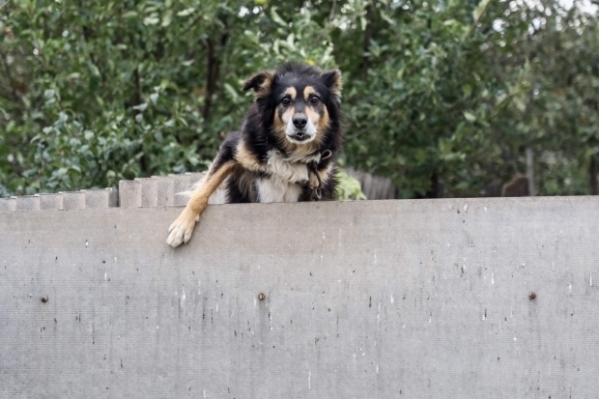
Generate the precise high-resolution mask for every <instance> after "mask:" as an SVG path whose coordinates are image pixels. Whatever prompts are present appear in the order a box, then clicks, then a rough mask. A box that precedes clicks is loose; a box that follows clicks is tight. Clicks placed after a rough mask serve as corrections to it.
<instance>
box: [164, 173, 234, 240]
mask: <svg viewBox="0 0 599 399" xmlns="http://www.w3.org/2000/svg"><path fill="white" fill-rule="evenodd" d="M213 165H214V164H213ZM236 165H237V162H235V161H229V162H226V163H224V164H223V165H221V166H220V167H218V168H216V169H214V166H212V167H211V168H210V170H209V171H208V175H207V176H206V178H205V179H204V180H203V181H202V182H201V183H200V185H199V186H198V187H197V188H196V189H195V190H194V191H193V193H192V194H191V199H190V200H189V202H188V203H187V206H186V207H185V209H184V210H183V212H181V214H180V215H179V217H178V218H177V220H175V221H174V222H173V224H171V226H170V227H169V229H168V232H169V236H168V238H167V239H166V242H167V244H168V245H170V246H172V247H173V248H174V247H178V246H179V245H181V244H184V243H187V242H188V241H189V240H190V239H191V235H192V233H193V228H194V226H195V224H196V222H197V221H198V220H199V219H200V214H201V213H202V212H203V211H204V209H206V205H208V200H209V199H210V196H211V195H212V193H214V191H216V189H217V188H218V187H219V186H220V185H221V184H222V183H223V181H225V179H226V178H227V177H228V176H229V175H230V174H231V172H232V171H233V169H234V168H235V166H236Z"/></svg>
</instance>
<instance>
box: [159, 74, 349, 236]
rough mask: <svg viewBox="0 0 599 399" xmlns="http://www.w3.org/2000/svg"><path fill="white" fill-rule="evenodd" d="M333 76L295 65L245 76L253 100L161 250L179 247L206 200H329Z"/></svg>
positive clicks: (337, 142)
mask: <svg viewBox="0 0 599 399" xmlns="http://www.w3.org/2000/svg"><path fill="white" fill-rule="evenodd" d="M341 87H342V81H341V72H340V71H339V70H338V69H333V70H330V71H324V72H322V71H320V70H319V69H317V68H315V67H312V66H309V65H306V64H301V63H289V64H285V65H282V66H281V67H279V68H278V69H277V70H274V71H263V72H260V73H257V74H256V75H254V76H252V77H250V78H249V79H248V80H247V81H245V83H244V85H243V91H249V90H252V91H253V93H254V101H253V103H252V106H251V107H250V109H249V111H248V112H247V114H246V116H245V118H244V120H243V123H242V124H241V128H240V130H239V132H235V133H231V134H230V135H228V136H227V138H226V139H225V140H224V142H223V143H222V144H221V146H220V149H219V151H218V154H217V155H216V157H215V159H214V161H213V162H212V164H211V165H210V167H209V169H208V172H207V173H206V175H205V177H204V178H203V179H202V180H201V181H200V182H199V184H198V185H197V187H196V188H195V189H193V191H192V193H191V198H190V200H189V202H188V203H187V206H186V207H185V209H184V210H183V212H182V213H181V214H180V216H179V217H178V218H177V219H176V220H175V221H174V222H173V224H172V225H171V226H170V227H169V229H168V233H169V235H168V238H167V241H166V242H167V244H168V245H170V246H172V247H173V248H175V247H177V246H179V245H181V244H184V243H187V242H188V241H189V240H190V238H191V235H192V233H193V229H194V226H195V224H196V222H198V221H199V218H200V215H201V213H202V212H203V211H204V209H205V208H206V206H207V204H208V201H209V199H210V196H211V195H213V194H214V193H215V191H216V190H217V189H219V187H221V188H223V189H224V191H225V201H224V202H225V203H255V202H261V203H266V202H298V201H317V200H334V199H335V187H336V184H337V182H336V179H335V173H336V167H335V162H334V160H335V155H336V154H337V152H338V151H339V150H340V148H341V144H342V139H343V134H342V126H341V125H342V116H341V110H340V100H341Z"/></svg>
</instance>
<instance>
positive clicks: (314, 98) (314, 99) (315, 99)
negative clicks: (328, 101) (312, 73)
mask: <svg viewBox="0 0 599 399" xmlns="http://www.w3.org/2000/svg"><path fill="white" fill-rule="evenodd" d="M318 101H320V99H319V98H318V97H316V96H312V97H310V104H318Z"/></svg>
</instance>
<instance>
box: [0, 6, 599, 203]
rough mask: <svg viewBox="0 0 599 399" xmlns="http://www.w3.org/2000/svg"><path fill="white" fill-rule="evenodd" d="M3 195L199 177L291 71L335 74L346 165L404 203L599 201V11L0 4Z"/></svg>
mask: <svg viewBox="0 0 599 399" xmlns="http://www.w3.org/2000/svg"><path fill="white" fill-rule="evenodd" d="M0 7H2V8H1V9H0V196H6V195H15V194H16V195H19V194H32V193H37V192H52V191H58V190H76V189H82V188H93V187H107V186H116V185H117V183H118V180H120V179H132V178H134V177H139V176H150V175H158V174H167V173H181V172H185V171H192V170H193V171H195V170H201V169H203V168H204V167H205V166H206V165H207V163H208V162H209V161H210V160H211V158H212V157H213V156H214V154H215V151H216V149H217V147H218V144H219V143H220V141H221V139H222V137H223V136H224V134H225V132H227V131H231V130H235V129H236V128H237V127H238V125H239V123H240V120H241V118H242V117H243V113H244V112H245V109H246V108H247V106H248V104H249V103H250V101H251V98H250V96H249V95H246V94H244V93H242V92H241V90H240V85H241V82H242V81H243V80H244V78H246V77H248V76H249V75H251V74H253V73H255V72H256V71H257V70H260V69H262V68H272V67H275V66H276V65H277V64H279V63H280V62H283V61H287V60H304V61H306V62H309V63H314V64H317V65H318V66H320V67H322V68H332V67H339V68H340V69H341V70H342V72H343V76H344V94H343V95H344V97H343V109H344V113H345V116H346V137H347V139H346V143H345V149H344V153H343V154H342V159H341V162H342V164H344V165H350V166H353V167H356V168H358V169H361V170H364V171H368V172H372V173H376V174H379V175H383V176H388V177H390V178H392V179H393V181H394V182H395V184H397V186H398V187H399V188H400V193H401V196H402V197H404V198H413V197H438V196H481V195H491V193H492V191H493V187H497V186H498V185H499V186H500V185H501V184H502V183H505V182H506V181H508V180H509V179H511V178H512V177H513V176H514V175H515V174H516V173H518V172H524V171H525V169H526V167H525V151H526V149H530V150H532V151H533V153H534V155H535V157H534V162H535V163H534V169H535V174H536V176H537V180H536V185H537V191H538V193H539V194H543V195H562V194H589V193H593V194H596V193H597V178H596V176H597V166H596V163H595V157H596V154H597V152H598V151H599V140H598V139H599V124H598V122H599V121H598V118H599V112H598V111H599V109H598V104H599V90H598V89H599V32H598V31H597V30H598V29H597V28H598V23H597V22H598V14H597V7H596V6H594V5H593V4H591V3H586V2H582V1H578V2H577V1H566V0H560V1H548V0H535V1H533V0H501V1H500V0H495V1H493V0H491V1H489V0H483V1H477V0H465V1H457V0H426V1H421V0H306V1H304V0H293V1H280V0H255V1H237V0H231V1H217V0H181V1H172V0H165V1H154V0H98V1H94V2H87V1H86V2H84V1H83V0H73V1H69V0H8V1H7V0H4V1H3V0H0Z"/></svg>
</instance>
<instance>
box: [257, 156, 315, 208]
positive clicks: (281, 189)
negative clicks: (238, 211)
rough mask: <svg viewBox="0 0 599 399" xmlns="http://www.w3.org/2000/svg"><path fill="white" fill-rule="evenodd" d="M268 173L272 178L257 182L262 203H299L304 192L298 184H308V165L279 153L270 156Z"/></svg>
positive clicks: (264, 178)
mask: <svg viewBox="0 0 599 399" xmlns="http://www.w3.org/2000/svg"><path fill="white" fill-rule="evenodd" d="M266 171H267V172H268V173H269V174H270V177H263V178H260V179H259V180H258V181H257V184H256V185H257V188H258V195H259V197H260V202H297V200H298V199H299V196H300V194H301V192H302V188H301V187H300V184H298V183H306V182H307V181H308V180H309V179H310V176H309V175H308V165H307V164H306V163H302V162H298V160H297V159H289V158H283V156H282V155H281V153H279V152H278V151H271V152H270V153H269V154H268V161H267V164H266Z"/></svg>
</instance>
